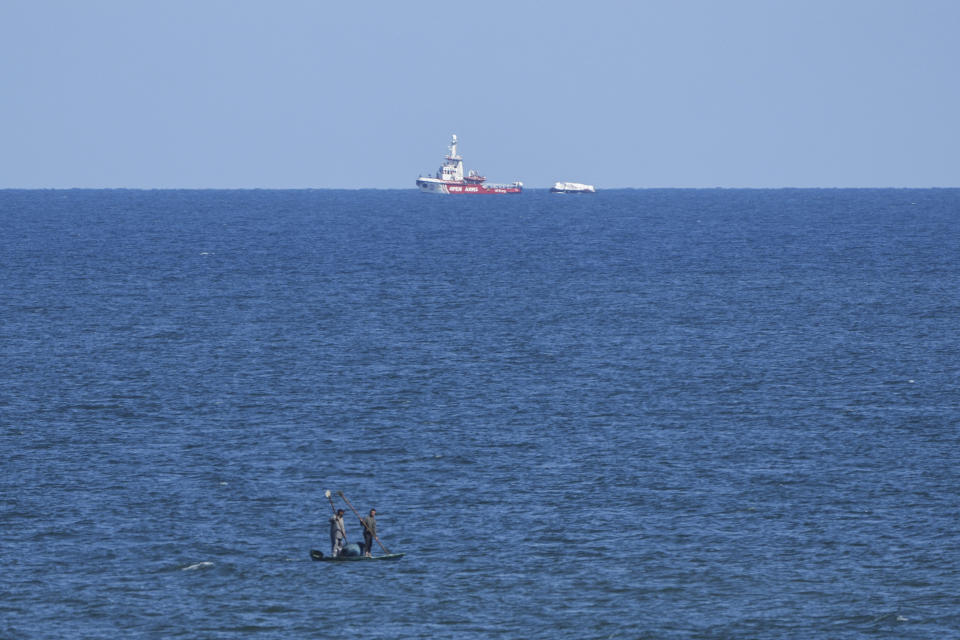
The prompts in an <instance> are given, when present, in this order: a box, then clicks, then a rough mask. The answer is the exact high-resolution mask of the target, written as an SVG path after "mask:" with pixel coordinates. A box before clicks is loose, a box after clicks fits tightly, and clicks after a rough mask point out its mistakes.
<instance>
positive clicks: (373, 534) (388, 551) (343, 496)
mask: <svg viewBox="0 0 960 640" xmlns="http://www.w3.org/2000/svg"><path fill="white" fill-rule="evenodd" d="M337 495H338V496H340V497H341V498H343V501H344V502H346V503H347V506H348V507H350V511H353V515H355V516H357V520H359V521H360V524H361V525H363V528H364V529H367V531H370V529H369V528H367V525H366V523H364V521H363V518H361V517H360V514H359V513H357V510H356V509H354V508H353V505H352V504H350V501H349V500H347V496H345V495H343V491H337ZM370 535H372V536H373V539H374V540H376V541H377V544H378V545H380V547H381V548H382V549H383V550H384V551H385V552H386V553H387V554H389V553H390V549H387V548H386V547H384V546H383V543H382V542H380V538H378V537H377V536H376V534H375V533H373V531H370Z"/></svg>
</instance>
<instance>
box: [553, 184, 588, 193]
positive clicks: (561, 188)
mask: <svg viewBox="0 0 960 640" xmlns="http://www.w3.org/2000/svg"><path fill="white" fill-rule="evenodd" d="M596 192H597V190H596V189H594V188H593V185H592V184H580V183H579V182H555V183H554V184H553V186H552V187H550V193H596Z"/></svg>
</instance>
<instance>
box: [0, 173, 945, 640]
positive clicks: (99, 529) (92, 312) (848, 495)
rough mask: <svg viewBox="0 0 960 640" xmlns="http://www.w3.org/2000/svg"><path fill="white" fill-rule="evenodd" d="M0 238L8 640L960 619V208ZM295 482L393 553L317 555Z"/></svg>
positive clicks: (613, 633) (318, 532)
mask: <svg viewBox="0 0 960 640" xmlns="http://www.w3.org/2000/svg"><path fill="white" fill-rule="evenodd" d="M0 225H2V230H3V231H2V233H0V274H2V279H0V358H2V360H0V365H2V366H0V465H2V473H0V550H2V558H3V569H2V571H0V638H4V639H10V640H17V639H21V638H23V639H27V638H29V639H38V638H39V639H46V638H49V639H53V638H243V637H256V638H330V637H343V638H347V637H364V638H370V639H375V638H400V639H405V638H428V637H438V638H518V639H519V638H577V639H589V638H598V639H599V638H705V639H706V638H717V639H719V638H778V639H780V638H797V639H800V638H803V639H807V638H836V639H847V638H849V639H852V638H948V637H958V635H957V634H958V633H960V590H958V584H960V533H958V524H960V491H958V487H960V471H958V468H960V388H958V387H960V348H958V338H957V336H958V335H960V297H958V282H960V278H958V273H960V266H958V256H960V190H640V191H634V190H624V191H606V192H601V193H598V194H597V195H595V196H558V195H551V194H549V193H546V192H544V191H532V192H528V193H525V194H522V195H519V196H498V197H489V198H484V197H476V198H470V197H466V198H456V197H441V196H428V195H423V194H419V193H416V192H414V191H412V190H409V191H407V190H399V191H82V190H81V191H0ZM327 489H329V490H331V491H338V490H339V491H343V492H344V494H345V495H346V496H347V497H348V498H349V499H350V501H351V503H353V505H354V506H355V507H356V508H357V509H358V510H360V511H362V512H366V511H367V510H368V509H369V508H370V507H376V508H377V510H378V523H379V533H380V538H381V540H382V542H383V543H384V545H385V546H386V547H387V548H389V549H390V551H392V552H403V553H405V554H406V556H405V557H404V558H403V559H401V560H399V561H397V562H379V563H377V562H374V563H340V564H334V563H319V562H313V561H311V560H310V558H309V550H310V549H312V548H315V549H320V550H322V551H324V552H327V551H328V549H329V540H328V534H327V530H328V527H327V518H328V516H329V513H330V504H329V503H328V502H327V500H326V498H325V497H324V490H327ZM337 506H342V503H340V502H338V503H337ZM348 515H349V512H348ZM348 525H349V528H348V537H350V538H351V539H354V540H356V539H358V538H359V537H360V527H359V525H358V524H357V523H356V519H355V518H353V517H352V516H351V517H350V518H348ZM376 550H377V551H378V552H379V551H380V550H379V549H376Z"/></svg>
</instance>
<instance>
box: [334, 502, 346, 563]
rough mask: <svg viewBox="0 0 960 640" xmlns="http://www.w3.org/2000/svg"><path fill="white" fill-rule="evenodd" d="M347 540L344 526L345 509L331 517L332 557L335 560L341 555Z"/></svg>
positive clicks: (339, 510)
mask: <svg viewBox="0 0 960 640" xmlns="http://www.w3.org/2000/svg"><path fill="white" fill-rule="evenodd" d="M346 540H347V530H346V529H345V528H344V525H343V509H337V512H336V513H335V514H334V515H332V516H330V555H331V556H332V557H334V558H336V557H337V556H339V555H340V551H341V550H342V549H343V544H344V542H346Z"/></svg>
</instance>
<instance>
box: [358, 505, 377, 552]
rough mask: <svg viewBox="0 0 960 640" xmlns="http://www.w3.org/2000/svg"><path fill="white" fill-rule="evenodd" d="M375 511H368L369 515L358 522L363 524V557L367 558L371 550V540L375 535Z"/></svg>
mask: <svg viewBox="0 0 960 640" xmlns="http://www.w3.org/2000/svg"><path fill="white" fill-rule="evenodd" d="M376 515H377V510H376V509H370V515H368V516H367V517H366V518H363V519H361V520H360V522H362V523H363V555H365V556H369V555H371V554H370V551H371V549H373V539H374V538H375V537H376V535H377V519H376V517H375V516H376Z"/></svg>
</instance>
